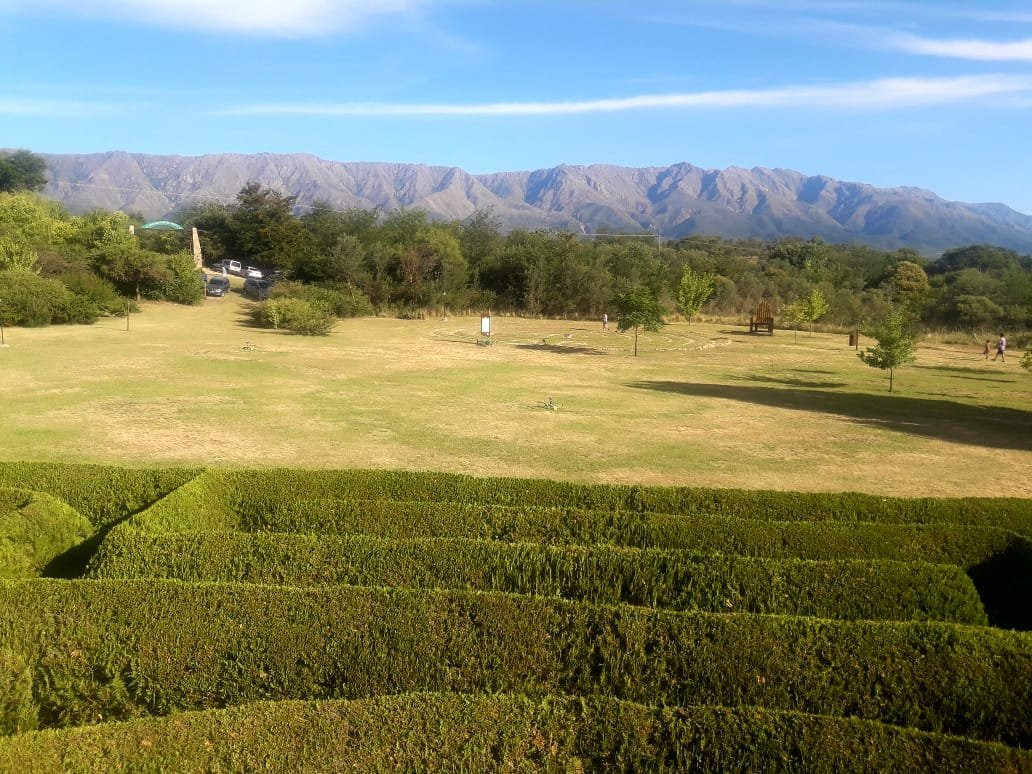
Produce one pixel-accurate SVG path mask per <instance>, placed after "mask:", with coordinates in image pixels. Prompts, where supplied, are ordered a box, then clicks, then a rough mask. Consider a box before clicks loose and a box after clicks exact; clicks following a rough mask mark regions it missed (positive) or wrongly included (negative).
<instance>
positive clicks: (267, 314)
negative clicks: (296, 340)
mask: <svg viewBox="0 0 1032 774" xmlns="http://www.w3.org/2000/svg"><path fill="white" fill-rule="evenodd" d="M251 317H252V319H253V320H254V321H255V323H256V324H257V325H260V326H262V327H263V328H277V329H283V330H288V331H292V332H293V333H300V334H301V335H303V336H328V335H329V333H330V331H331V330H333V326H334V325H336V324H337V318H336V317H335V316H334V315H332V314H331V313H330V312H329V311H328V310H327V308H326V307H325V306H323V305H321V304H319V303H313V302H310V301H305V300H303V299H300V298H276V299H269V300H267V301H262V302H261V303H260V304H258V305H257V306H255V307H254V309H253V310H252V312H251Z"/></svg>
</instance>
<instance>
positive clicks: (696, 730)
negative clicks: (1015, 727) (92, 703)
mask: <svg viewBox="0 0 1032 774" xmlns="http://www.w3.org/2000/svg"><path fill="white" fill-rule="evenodd" d="M1030 767H1032V754H1030V753H1028V752H1025V751H1021V750H1016V749H1013V748H1009V747H1005V746H1003V745H1000V744H993V743H987V742H975V741H971V740H967V739H960V738H957V737H949V736H943V735H941V734H929V733H924V732H920V731H913V730H909V729H901V728H895V727H893V726H887V725H883V724H880V723H872V722H869V721H859V720H848V719H840V718H830V717H824V716H819V715H806V714H802V713H795V712H777V711H770V710H764V709H759V708H754V707H743V708H734V709H731V708H724V707H662V708H660V707H650V706H643V705H640V704H634V703H630V702H624V701H617V700H612V699H605V698H592V699H577V698H565V697H551V696H550V697H544V698H541V699H532V698H527V697H523V696H505V695H503V696H475V695H474V696H471V695H463V694H405V695H401V696H390V697H378V698H373V699H362V700H356V701H348V702H342V701H321V702H295V701H285V702H262V703H256V704H250V705H247V706H244V707H236V708H233V709H229V710H221V711H214V712H197V713H186V714H180V715H175V716H173V717H170V718H162V719H147V720H137V721H131V722H126V723H117V724H105V725H100V726H92V727H88V728H76V729H67V730H62V731H44V732H39V733H32V734H24V735H21V736H18V737H13V738H8V739H0V768H2V769H4V770H6V771H19V772H30V773H31V772H51V771H67V772H108V771H112V770H119V771H123V770H140V769H146V770H153V771H251V770H259V769H261V770H271V771H325V772H336V771H344V770H346V769H350V770H357V771H393V770H398V769H402V770H419V771H424V770H431V771H438V770H450V771H494V770H502V769H504V770H509V769H516V770H524V769H532V770H542V769H544V770H548V769H562V770H573V771H580V770H583V769H588V770H617V771H661V770H672V771H720V772H724V771H766V772H792V773H793V774H795V772H800V771H836V772H869V771H982V772H988V771H999V772H1006V771H1013V772H1018V771H1022V770H1028V769H1029V768H1030Z"/></svg>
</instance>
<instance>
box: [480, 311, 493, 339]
mask: <svg viewBox="0 0 1032 774" xmlns="http://www.w3.org/2000/svg"><path fill="white" fill-rule="evenodd" d="M480 335H481V336H490V335H491V315H489V314H482V315H480Z"/></svg>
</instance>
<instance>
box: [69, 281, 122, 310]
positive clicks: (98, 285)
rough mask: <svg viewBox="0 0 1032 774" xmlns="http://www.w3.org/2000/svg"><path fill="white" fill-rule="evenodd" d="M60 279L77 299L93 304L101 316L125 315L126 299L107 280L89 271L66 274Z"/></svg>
mask: <svg viewBox="0 0 1032 774" xmlns="http://www.w3.org/2000/svg"><path fill="white" fill-rule="evenodd" d="M60 279H61V282H63V283H64V285H65V287H67V288H68V289H69V290H70V291H72V293H73V294H75V296H76V297H77V298H85V299H87V300H88V301H89V302H91V304H92V306H93V307H94V308H95V309H97V310H98V313H99V314H108V315H124V314H125V299H124V298H122V297H121V296H120V295H118V291H117V290H116V289H115V286H114V285H112V284H111V283H110V282H108V281H107V280H106V279H103V278H101V277H98V276H97V275H96V274H93V273H92V272H88V271H79V272H74V273H72V274H66V275H63V276H62V277H61V278H60Z"/></svg>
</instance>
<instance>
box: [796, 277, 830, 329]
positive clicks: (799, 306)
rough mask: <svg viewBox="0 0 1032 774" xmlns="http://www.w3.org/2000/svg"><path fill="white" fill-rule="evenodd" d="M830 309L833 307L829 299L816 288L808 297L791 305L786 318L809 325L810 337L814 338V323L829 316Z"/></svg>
mask: <svg viewBox="0 0 1032 774" xmlns="http://www.w3.org/2000/svg"><path fill="white" fill-rule="evenodd" d="M830 309H831V305H830V304H829V303H828V299H827V298H825V294H824V293H821V292H820V291H819V290H817V289H816V288H814V289H813V290H811V291H810V294H809V295H808V296H806V297H804V298H800V299H799V300H798V301H796V302H795V303H792V304H789V305H788V308H787V309H786V310H785V317H787V318H788V319H789V320H791V321H793V322H796V323H797V324H798V323H801V322H805V323H808V324H809V327H810V335H811V336H812V335H813V323H815V322H816V321H817V320H819V319H820V318H821V317H824V316H825V315H827V314H828V310H830Z"/></svg>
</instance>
